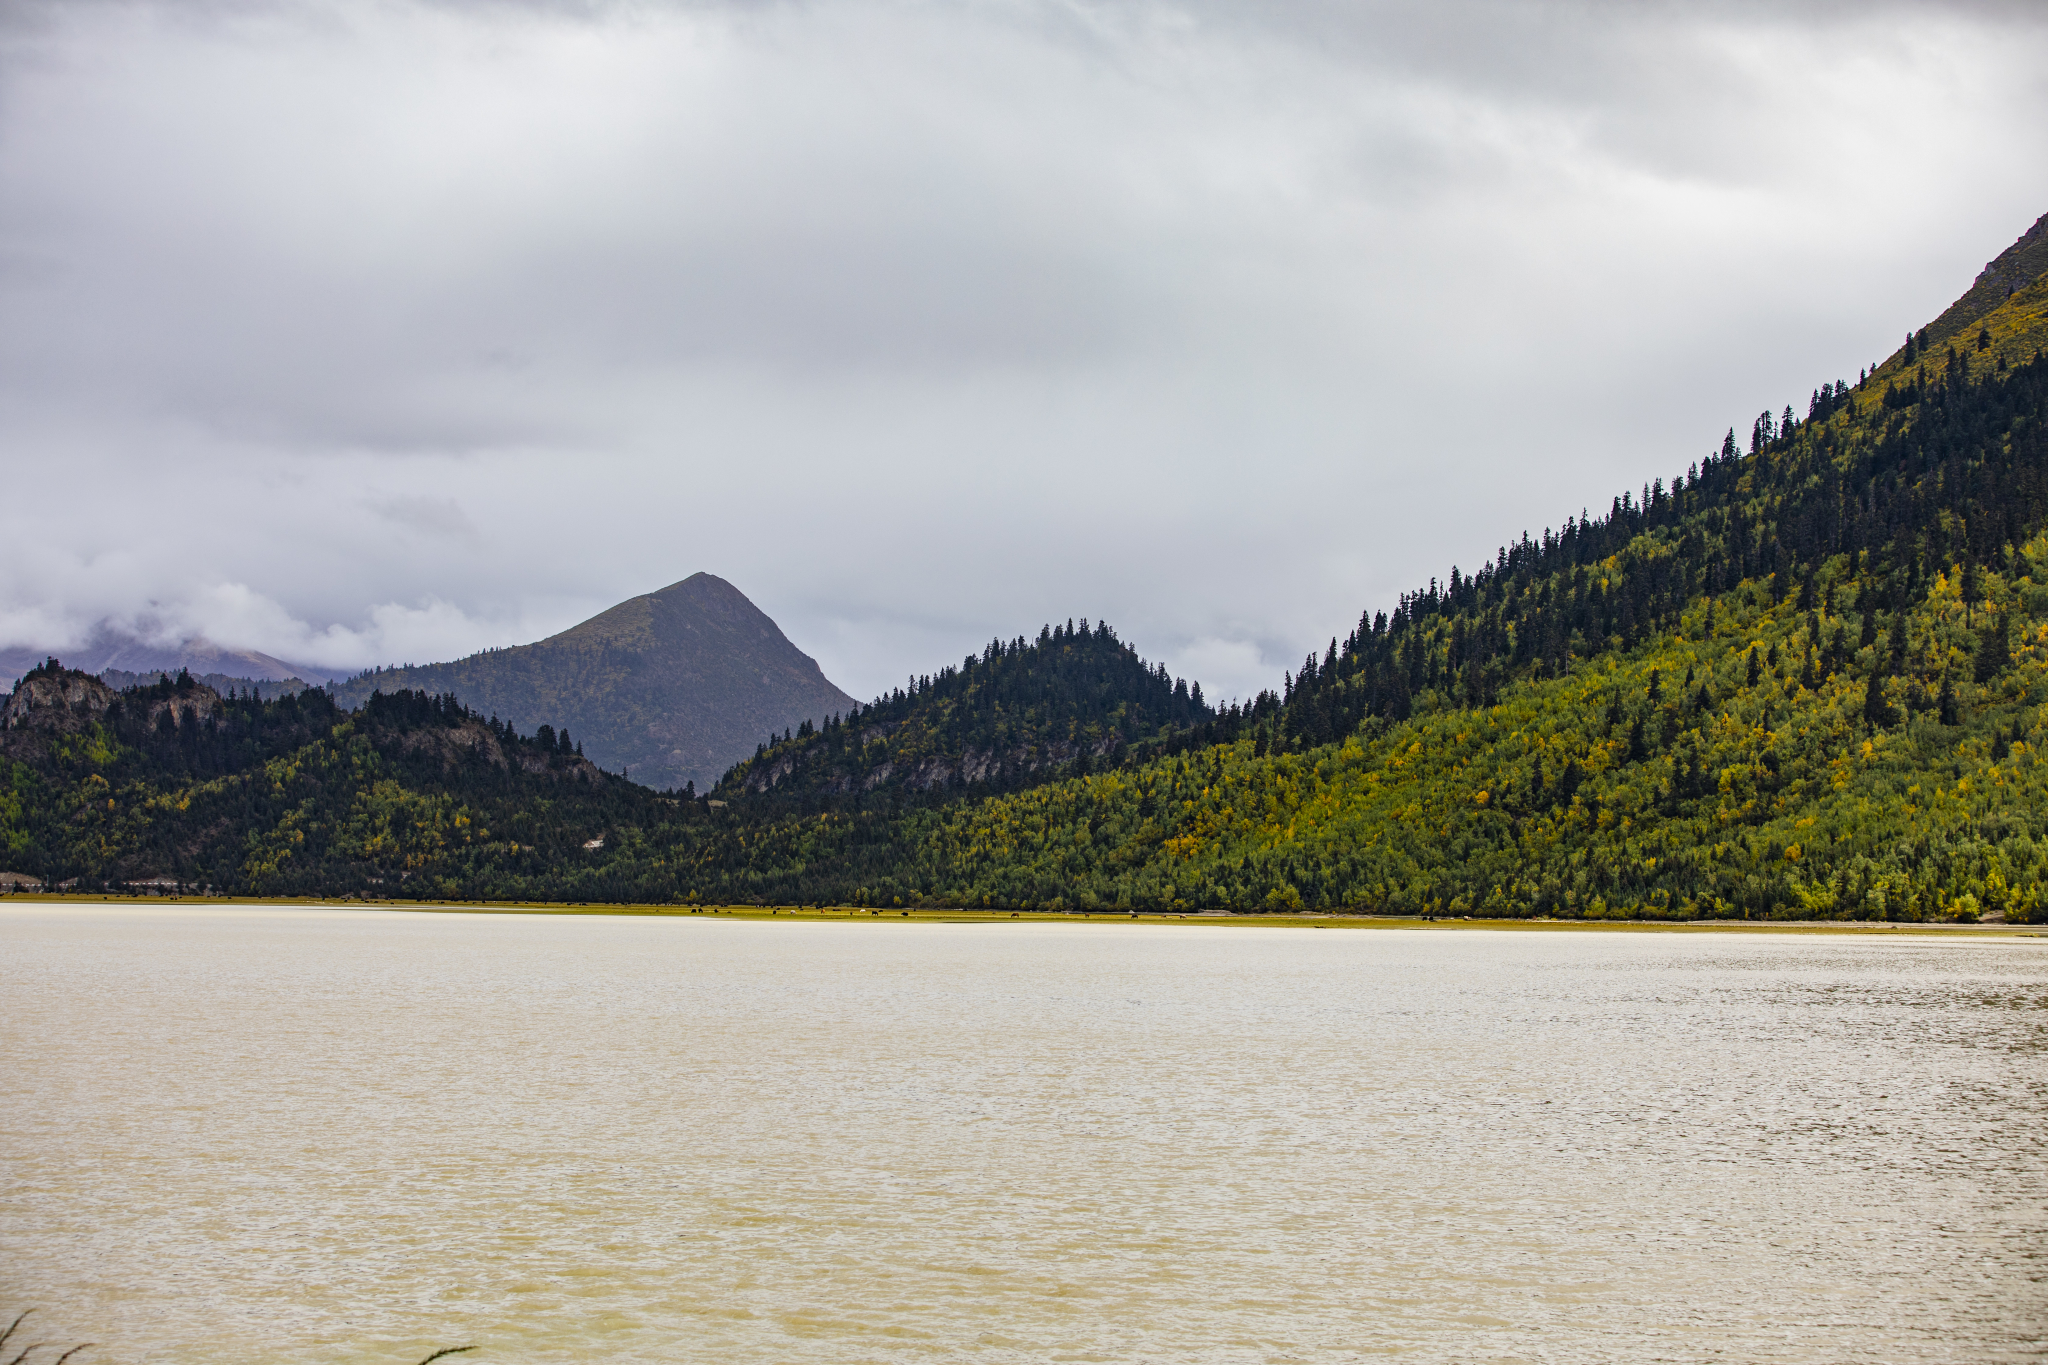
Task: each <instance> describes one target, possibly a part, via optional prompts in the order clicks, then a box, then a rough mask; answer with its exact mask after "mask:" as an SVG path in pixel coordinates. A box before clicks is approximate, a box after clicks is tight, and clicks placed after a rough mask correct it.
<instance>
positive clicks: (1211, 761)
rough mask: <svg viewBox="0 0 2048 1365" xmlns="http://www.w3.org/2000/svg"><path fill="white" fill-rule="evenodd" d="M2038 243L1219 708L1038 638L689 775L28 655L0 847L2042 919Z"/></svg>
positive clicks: (368, 880) (1299, 904) (337, 883)
mask: <svg viewBox="0 0 2048 1365" xmlns="http://www.w3.org/2000/svg"><path fill="white" fill-rule="evenodd" d="M2039 235H2040V228H2039V226H2038V225H2037V228H2036V231H2035V232H2034V233H2032V234H2030V235H2029V238H2026V239H2022V241H2021V243H2020V244H2019V246H2018V247H2016V248H2015V252H2014V253H2007V256H2006V257H2001V261H2003V262H2005V263H2006V264H2005V266H2004V267H2001V269H2003V270H2004V272H2005V273H2003V274H1999V275H1997V276H1996V278H1995V279H1994V281H1993V286H1992V287H1990V288H1986V287H1985V285H1984V278H1983V277H1980V280H1979V283H1978V285H1977V286H1973V290H1972V293H1971V294H1970V295H1966V296H1965V299H1964V300H1963V301H1962V304H1960V305H1959V309H1960V311H1958V309H1951V310H1950V312H1949V313H1948V314H1945V315H1944V316H1945V317H1946V318H1947V319H1948V324H1949V325H1950V328H1951V329H1950V331H1949V333H1948V336H1947V338H1946V339H1937V338H1935V337H1933V336H1931V335H1930V334H1929V333H1927V332H1924V331H1923V332H1919V333H1914V334H1912V336H1911V337H1910V338H1909V340H1908V343H1907V344H1906V346H1904V347H1903V348H1901V350H1900V351H1899V352H1898V353H1897V354H1895V355H1893V356H1891V357H1890V358H1888V359H1887V360H1885V361H1884V362H1883V363H1882V364H1880V365H1879V366H1877V367H1876V369H1875V370H1874V371H1873V372H1871V373H1869V374H1867V375H1860V376H1858V378H1857V380H1856V382H1854V383H1848V382H1842V383H1829V384H1827V385H1825V386H1823V387H1821V388H1820V389H1817V390H1815V391H1814V393H1813V394H1812V397H1811V399H1810V401H1809V402H1808V404H1807V411H1806V412H1805V414H1804V415H1803V416H1802V415H1800V414H1797V413H1794V412H1792V411H1790V410H1787V411H1785V412H1783V413H1781V414H1778V415H1775V416H1773V415H1771V414H1768V413H1767V414H1764V415H1762V416H1760V417H1759V418H1758V419H1757V420H1756V421H1755V422H1754V423H1752V424H1751V429H1750V432H1749V434H1748V438H1747V440H1746V441H1744V442H1741V443H1738V442H1737V440H1736V438H1735V436H1734V433H1732V432H1731V433H1730V434H1729V435H1728V437H1727V438H1725V439H1724V440H1723V441H1722V442H1721V444H1720V446H1719V448H1718V449H1716V450H1714V451H1713V452H1712V453H1711V454H1710V456H1709V457H1708V458H1706V459H1704V460H1702V461H1700V462H1698V463H1697V464H1696V465H1689V466H1688V467H1687V468H1686V469H1685V470H1684V471H1683V472H1682V473H1681V474H1679V475H1678V476H1677V477H1675V478H1673V479H1672V481H1671V482H1670V483H1669V484H1668V485H1667V484H1665V483H1664V482H1663V481H1662V480H1661V479H1660V480H1655V481H1652V482H1651V483H1649V484H1648V485H1646V486H1645V487H1644V488H1643V490H1642V491H1641V493H1640V494H1637V493H1634V492H1631V493H1630V494H1627V495H1624V496H1623V497H1621V498H1617V499H1615V501H1614V503H1613V505H1612V506H1611V508H1610V509H1609V510H1608V512H1607V513H1606V514H1605V515H1603V516H1601V517H1597V518H1589V519H1586V520H1583V521H1582V520H1579V519H1572V520H1569V521H1567V523H1566V524H1565V526H1564V528H1563V529H1562V530H1561V531H1546V532H1544V533H1543V534H1542V535H1541V536H1540V537H1532V536H1524V537H1522V538H1521V539H1520V540H1518V541H1517V542H1516V543H1514V544H1512V545H1510V546H1506V547H1503V549H1502V550H1501V552H1500V554H1499V555H1498V556H1496V557H1495V559H1494V560H1493V561H1492V562H1491V563H1488V564H1486V565H1482V566H1480V567H1479V568H1478V569H1477V571H1475V572H1474V573H1472V574H1469V575H1468V574H1466V573H1465V572H1464V571H1463V570H1462V569H1454V570H1453V571H1452V572H1451V574H1450V576H1449V579H1448V581H1446V582H1441V583H1431V584H1430V585H1428V586H1427V587H1425V588H1424V589H1422V590H1421V591H1419V592H1415V593H1411V594H1407V595H1405V596H1404V597H1402V598H1401V599H1400V600H1399V601H1398V602H1397V603H1396V604H1395V607H1394V610H1392V611H1391V612H1388V613H1384V614H1383V613H1379V612H1374V613H1371V614H1369V615H1367V616H1364V617H1362V618H1361V619H1360V621H1359V624H1358V625H1357V627H1356V628H1355V629H1352V630H1350V631H1348V632H1347V635H1346V638H1344V639H1343V640H1341V641H1339V640H1333V641H1331V643H1330V645H1329V646H1328V647H1327V648H1325V649H1321V650H1319V651H1318V652H1317V653H1316V654H1315V655H1313V656H1311V658H1310V659H1309V660H1308V661H1305V663H1304V665H1303V667H1302V669H1301V670H1300V673H1299V674H1298V675H1295V676H1291V677H1289V678H1288V679H1287V681H1286V685H1285V687H1284V689H1283V692H1282V694H1281V695H1278V696H1275V695H1272V694H1266V695H1264V696H1262V697H1261V698H1260V699H1258V700H1257V701H1256V702H1255V703H1254V704H1253V705H1252V706H1251V707H1249V708H1231V709H1226V710H1225V711H1224V712H1223V713H1221V714H1212V713H1209V712H1208V710H1207V708H1206V707H1203V706H1201V705H1200V703H1199V701H1198V698H1197V697H1196V695H1195V694H1194V692H1193V691H1192V689H1191V690H1190V691H1189V692H1188V694H1187V695H1186V696H1185V698H1183V697H1182V696H1181V695H1180V693H1179V691H1178V689H1177V688H1175V689H1172V690H1169V689H1168V686H1167V684H1166V681H1165V679H1164V677H1163V676H1162V675H1161V674H1160V673H1159V672H1158V670H1156V669H1150V668H1147V667H1146V666H1145V665H1144V664H1143V663H1142V662H1141V661H1138V660H1137V659H1136V656H1135V655H1134V654H1131V653H1130V652H1129V651H1128V650H1127V648H1126V647H1125V646H1123V645H1122V644H1121V643H1120V642H1117V641H1116V640H1115V638H1114V636H1113V634H1111V633H1109V632H1108V631H1106V630H1104V629H1101V628H1089V629H1085V630H1083V629H1078V628H1077V629H1074V630H1072V631H1068V630H1065V629H1061V630H1051V629H1048V630H1047V631H1046V632H1044V633H1043V634H1042V635H1041V637H1040V640H1039V642H1037V643H1036V644H1020V643H1019V642H1017V641H1012V642H1010V643H1008V644H1005V645H1003V646H1001V647H1000V648H995V647H992V648H991V649H990V650H988V651H984V653H983V654H982V655H981V656H979V657H978V658H977V659H976V660H975V661H973V662H972V663H963V665H962V666H961V667H960V668H959V669H957V670H944V671H942V672H941V673H940V674H939V675H938V676H937V677H936V678H934V679H931V680H929V682H927V681H926V680H920V682H919V684H918V685H916V686H914V687H912V688H910V689H907V690H906V691H905V692H904V693H903V694H900V695H892V696H891V697H888V698H885V699H882V700H880V701H878V702H877V704H876V705H875V706H874V707H872V708H861V710H860V711H859V712H858V713H857V715H856V716H855V719H854V720H853V721H852V722H850V723H846V722H840V723H835V724H834V725H831V726H828V727H826V728H825V729H822V730H821V729H816V728H815V727H805V726H801V725H799V726H796V727H795V728H794V729H792V730H791V732H790V733H789V734H788V736H787V738H785V739H783V740H781V741H778V742H777V743H776V744H774V745H772V746H767V747H764V748H763V749H761V750H760V752H759V753H758V754H757V756H756V757H755V758H754V759H752V760H749V761H748V762H746V763H742V764H740V765H739V766H738V767H737V768H736V769H734V771H733V773H732V774H731V775H730V777H729V778H728V780H727V786H726V796H725V797H724V798H722V799H721V802H720V803H719V804H713V803H711V802H708V801H701V800H689V799H682V800H671V799H666V798H663V797H659V796H656V795H655V794H653V793H651V792H648V791H646V790H645V789H644V788H640V787H637V786H634V785H633V784H630V783H626V782H622V781H618V780H617V779H612V778H608V777H606V776H605V775H604V774H602V773H598V772H597V771H596V770H595V769H592V768H591V767H590V765H588V764H587V763H579V762H578V761H577V760H576V759H575V757H574V754H573V746H572V745H570V744H568V743H567V742H566V741H565V740H564V739H563V738H562V736H560V735H559V734H554V733H548V734H546V735H545V736H544V737H543V738H540V739H533V740H528V739H521V738H519V737H518V736H516V735H507V734H506V733H505V731H504V727H502V726H498V725H493V724H491V723H490V722H488V721H485V720H482V719H479V718H478V717H477V716H476V715H475V714H473V713H471V712H469V711H468V710H466V709H465V708H464V707H463V706H462V705H461V704H460V703H458V702H455V701H453V700H452V699H450V698H446V697H438V698H435V697H428V696H425V695H422V694H416V693H407V694H405V695H403V696H400V697H379V698H376V699H374V700H371V701H366V703H365V705H364V706H363V708H362V709H361V710H360V711H359V712H356V713H353V714H352V713H348V712H344V711H339V710H337V709H335V708H334V707H333V706H332V705H331V704H330V703H329V702H328V701H327V699H326V698H325V697H324V696H323V695H322V694H319V693H306V694H302V695H301V696H299V697H295V698H286V699H282V700H279V701H274V702H270V703H261V702H255V701H250V700H247V699H239V698H229V699H222V698H219V697H217V696H213V695H212V694H211V693H206V694H205V695H200V692H201V691H203V689H197V688H196V686H195V685H192V684H190V683H189V680H188V681H187V682H185V683H182V684H179V685H178V686H176V687H173V686H171V685H169V684H160V685H159V687H158V688H157V689H142V690H139V691H137V692H133V693H128V694H124V695H122V696H121V697H119V698H115V697H114V694H112V693H111V692H110V691H109V690H108V689H106V688H105V687H104V686H103V685H102V684H100V683H98V682H97V681H96V680H93V679H91V678H87V677H84V676H83V675H78V674H70V673H67V672H65V671H63V670H57V669H51V670H48V671H46V673H45V674H44V675H43V676H42V677H41V678H39V679H37V678H32V679H30V681H29V683H25V684H24V688H25V689H26V690H21V691H17V694H16V697H15V698H14V699H13V700H12V701H10V703H9V705H8V708H7V713H6V715H7V728H6V729H5V730H4V731H0V775H4V783H0V844H4V848H5V857H6V858H7V859H8V860H9V862H10V864H11V866H12V867H13V868H14V869H15V870H20V871H30V872H41V871H44V870H48V871H50V872H52V873H64V874H65V875H78V876H84V877H92V876H114V875H121V874H125V873H127V872H129V871H131V870H134V871H138V872H139V871H156V872H161V871H169V870H172V869H179V870H180V875H188V874H200V875H203V878H204V879H205V880H208V881H211V882H213V884H215V885H217V886H219V887H222V888H223V889H232V890H241V891H260V892H285V891H291V890H309V891H310V890H319V891H323V892H328V893H333V892H337V891H343V890H363V889H369V888H373V887H381V888H384V889H386V890H390V889H393V883H392V878H393V877H394V876H401V875H402V876H403V877H404V878H406V880H405V882H404V885H405V887H406V889H407V891H408V893H417V892H421V891H424V892H426V893H429V894H433V895H441V896H455V895H460V896H465V897H483V898H520V899H556V900H580V901H607V900H610V901H616V900H638V901H656V902H677V901H689V900H693V899H694V900H706V901H721V900H758V901H766V902H780V903H791V902H799V901H803V902H812V901H820V900H831V901H841V902H844V901H852V902H856V903H867V904H886V905H893V904H898V903H901V904H913V903H921V904H937V905H965V906H976V907H989V908H1006V907H1035V908H1051V909H1081V908H1111V907H1131V908H1148V909H1171V908H1196V907H1201V908H1210V907H1214V908H1227V909H1233V910H1244V911H1257V910H1290V909H1294V908H1324V909H1357V910H1365V911H1397V912H1433V913H1455V914H1475V915H1501V916H1530V915H1539V914H1542V915H1562V916H1569V917H1603V916H1616V915H1628V916H1649V917H1661V918H1692V917H1699V916H1755V917H1779V918H1790V917H1798V918H1806V917H1813V916H1837V917H1859V918H1887V919H1900V920H1927V919H1936V918H1969V917H1972V916H1977V915H1984V914H2003V915H2005V916H2007V917H2009V918H2015V919H2032V920H2037V921H2038V920H2044V919H2048V767H2044V765H2043V764H2042V763H2041V762H2040V751H2039V746H2040V744H2041V743H2042V742H2043V740H2044V739H2048V735H2044V734H2043V728H2042V726H2041V724H2040V720H2041V713H2040V711H2039V710H2038V709H2037V707H2038V706H2039V704H2040V703H2041V702H2042V701H2043V700H2044V699H2048V360H2044V359H2043V357H2042V354H2041V352H2042V348H2043V347H2044V346H2048V277H2044V276H2042V275H2041V274H2040V273H2039V271H2038V270H2037V271H2036V273H2035V274H2034V275H2033V276H2031V277H2030V278H2028V279H2027V280H2026V281H2025V282H2024V283H2015V281H2016V280H2017V279H2018V276H2017V275H2015V274H2014V273H2013V272H2014V271H2016V270H2019V269H2021V267H2023V266H2025V264H2026V262H2027V261H2029V260H2032V259H2033V257H2031V256H2028V255H2027V254H2026V253H2028V252H2030V251H2033V250H2035V248H2036V246H2037V245H2038V243H2037V242H2035V241H2034V239H2035V238H2038V237H2039ZM2015 253H2018V254H2017V255H2015ZM2014 261H2018V262H2019V263H2020V264H2019V265H2014V264H2013V262H2014ZM1998 264H1999V263H1997V262H1994V265H1998ZM1973 299H1974V300H1975V301H1974V302H1973V301H1972V300H1973ZM600 619H602V618H600ZM593 676H594V677H597V678H598V679H599V680H600V681H601V680H602V677H603V676H605V675H604V674H603V673H601V672H600V673H598V674H595V675H593ZM386 677H387V678H388V677H389V675H386ZM94 688H97V689H98V691H97V692H94V691H93V690H92V689H94ZM165 689H168V690H165ZM180 697H183V700H182V701H180V700H179V698H180ZM209 698H210V700H209ZM846 710H847V708H846V707H845V706H839V707H831V708H826V710H825V711H824V712H821V714H831V713H834V712H837V713H839V714H841V715H844V714H845V713H846ZM871 732H873V733H872V735H871ZM1056 745H1068V746H1071V749H1070V750H1062V749H1058V748H1055V747H1054V746H1056ZM1006 746H1007V747H1006ZM565 750H571V752H565ZM1032 751H1035V752H1037V753H1039V754H1040V755H1042V756H1044V757H1045V759H1046V761H1045V762H1042V763H1041V764H1040V767H1039V768H1038V769H1037V770H1036V771H1033V770H1031V769H1030V768H1029V767H1028V766H1025V765H1022V764H1020V765H1019V768H1018V769H1017V771H1016V772H1015V773H1014V774H1013V775H1012V778H1010V779H1005V781H1003V782H988V781H984V782H983V783H981V784H979V785H977V784H976V783H975V782H973V781H972V780H969V781H965V782H962V781H961V780H960V779H961V778H962V777H968V778H971V777H972V775H973V773H974V772H976V771H981V772H982V773H983V775H984V778H985V777H986V775H987V774H988V773H989V772H995V773H998V774H1000V773H1001V772H1002V769H1001V768H1000V766H998V767H996V768H993V769H990V768H981V769H976V768H974V767H972V766H970V765H969V763H968V757H969V755H970V754H979V753H983V752H990V753H996V754H999V755H1001V754H1012V755H1014V754H1016V753H1019V752H1032ZM1069 752H1070V753H1071V755H1072V756H1071V757H1066V758H1063V757H1061V755H1062V754H1066V753H1069ZM1083 756H1085V757H1086V758H1087V763H1086V765H1085V770H1083V768H1082V766H1081V765H1079V764H1078V763H1077V762H1076V761H1075V760H1078V759H1080V758H1081V757H1083ZM981 761H982V760H980V759H978V758H977V759H976V760H975V762H976V763H980V762H981ZM1062 765H1064V766H1062ZM885 769H886V770H887V771H886V772H885ZM877 774H881V776H879V777H877ZM915 781H924V782H926V783H927V786H926V787H925V788H923V789H920V788H917V787H915V786H913V785H912V783H913V782H915ZM892 784H896V785H893V786H892ZM1018 784H1030V785H1021V786H1020V785H1018ZM913 796H914V797H915V798H916V799H912V797H913ZM600 838H601V840H602V843H601V846H599V847H586V845H587V844H591V843H592V842H593V841H595V840H599V839H600ZM189 879H199V876H198V875H194V876H190V878H189Z"/></svg>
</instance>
